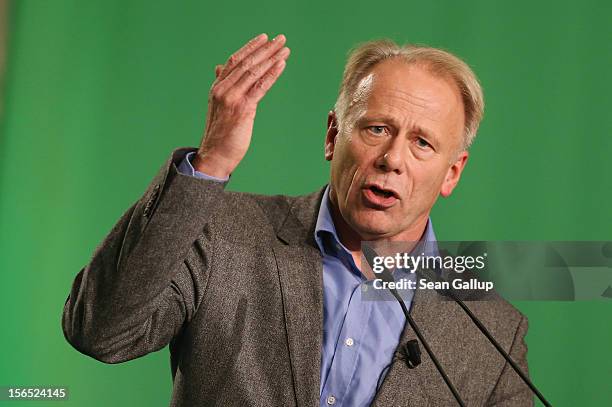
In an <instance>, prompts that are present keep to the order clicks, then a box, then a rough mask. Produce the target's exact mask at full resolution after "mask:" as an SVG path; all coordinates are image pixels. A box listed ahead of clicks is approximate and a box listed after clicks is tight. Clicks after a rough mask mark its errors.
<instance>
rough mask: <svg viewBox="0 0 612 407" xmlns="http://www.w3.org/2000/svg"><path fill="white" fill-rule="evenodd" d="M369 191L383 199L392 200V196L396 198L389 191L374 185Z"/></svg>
mask: <svg viewBox="0 0 612 407" xmlns="http://www.w3.org/2000/svg"><path fill="white" fill-rule="evenodd" d="M369 189H370V191H372V192H373V193H374V195H376V196H379V197H381V198H391V197H392V196H395V194H394V193H393V192H392V191H389V190H387V189H381V188H378V187H376V186H374V185H372V186H370V188H369Z"/></svg>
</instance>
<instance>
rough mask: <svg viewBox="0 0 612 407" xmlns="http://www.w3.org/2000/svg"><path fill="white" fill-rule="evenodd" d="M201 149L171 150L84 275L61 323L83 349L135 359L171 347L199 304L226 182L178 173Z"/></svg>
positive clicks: (111, 358) (108, 357) (113, 359)
mask: <svg viewBox="0 0 612 407" xmlns="http://www.w3.org/2000/svg"><path fill="white" fill-rule="evenodd" d="M194 150H195V149H193V148H181V149H177V150H175V151H174V152H173V153H172V155H171V157H170V159H168V160H167V161H166V163H165V164H164V166H162V168H161V169H160V171H159V172H158V173H157V175H156V176H155V178H154V179H153V181H152V182H151V184H150V185H149V186H148V187H147V189H146V191H145V193H144V194H143V196H142V197H141V198H140V199H139V200H138V201H137V202H136V203H134V204H133V205H132V206H131V207H130V208H129V209H128V210H127V211H126V212H125V213H124V214H123V216H122V217H121V218H120V219H119V220H118V222H117V223H116V224H115V226H114V227H113V228H112V230H111V231H110V233H109V234H108V235H107V236H106V237H105V238H104V240H103V241H102V243H101V244H100V245H99V246H98V247H97V248H96V250H95V251H94V253H93V256H92V258H91V261H90V262H89V264H87V265H86V266H85V267H84V268H83V269H82V270H81V271H80V272H79V273H78V274H77V276H76V278H75V280H74V282H73V284H72V288H71V290H70V294H69V296H68V299H67V300H66V303H65V305H64V311H63V315H62V329H63V332H64V335H65V337H66V339H67V340H68V342H69V343H70V344H71V345H72V346H74V347H75V348H76V349H77V350H79V351H80V352H82V353H84V354H86V355H89V356H91V357H93V358H95V359H97V360H100V361H102V362H105V363H119V362H124V361H127V360H132V359H135V358H137V357H139V356H142V355H145V354H147V353H150V352H153V351H157V350H159V349H161V348H163V347H164V346H166V345H167V344H168V343H169V342H170V340H171V339H172V338H173V337H174V336H176V335H177V334H178V333H179V332H180V331H181V329H182V327H183V326H184V325H185V324H186V323H188V322H189V321H190V319H191V317H192V316H193V314H194V312H195V311H196V309H197V307H198V305H199V302H200V300H201V298H202V296H203V293H204V290H205V287H206V279H207V276H208V273H207V271H208V268H209V265H210V256H211V247H212V246H211V239H210V237H211V236H210V227H209V224H210V221H211V219H212V216H214V211H215V207H216V206H217V205H219V204H220V202H221V201H222V200H223V199H224V187H225V183H220V182H216V181H211V180H204V179H198V178H195V177H192V176H189V175H184V174H181V173H180V172H178V170H177V165H178V164H179V163H180V162H181V160H182V159H183V158H184V156H185V154H186V153H188V152H190V151H194Z"/></svg>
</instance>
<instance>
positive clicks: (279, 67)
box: [247, 59, 287, 103]
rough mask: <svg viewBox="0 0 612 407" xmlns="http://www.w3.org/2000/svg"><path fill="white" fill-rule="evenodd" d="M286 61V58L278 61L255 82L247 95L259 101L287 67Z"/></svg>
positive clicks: (256, 101)
mask: <svg viewBox="0 0 612 407" xmlns="http://www.w3.org/2000/svg"><path fill="white" fill-rule="evenodd" d="M286 65H287V64H286V62H285V60H284V59H281V60H280V61H277V62H276V63H275V64H274V65H272V68H270V69H269V70H268V71H267V72H266V73H265V74H264V75H263V76H262V77H261V78H259V79H258V80H257V82H255V84H254V85H253V86H252V87H251V89H249V91H248V93H247V96H248V97H249V98H251V99H252V100H253V101H254V102H255V103H258V102H259V101H260V100H261V98H262V97H264V95H265V94H266V92H267V91H268V90H269V89H270V87H271V86H272V85H273V84H274V82H276V80H277V79H278V77H279V76H280V74H281V73H283V70H284V69H285V66H286Z"/></svg>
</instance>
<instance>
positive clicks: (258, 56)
mask: <svg viewBox="0 0 612 407" xmlns="http://www.w3.org/2000/svg"><path fill="white" fill-rule="evenodd" d="M285 41H286V38H285V36H284V35H282V34H280V35H278V36H276V37H275V38H274V39H273V40H272V41H268V42H267V43H266V44H265V45H263V46H261V47H259V48H258V49H256V50H255V51H253V52H252V53H251V54H250V55H248V56H246V57H245V58H244V59H243V60H242V61H240V63H239V64H238V65H237V66H235V67H234V68H233V69H232V70H231V72H230V73H229V74H227V76H225V77H223V75H225V74H226V73H227V72H228V68H227V66H226V69H224V70H223V72H222V73H221V77H220V79H221V80H222V81H223V83H222V84H221V87H222V88H224V89H227V88H229V87H232V86H233V85H234V84H235V83H236V82H238V80H240V78H241V77H242V76H243V75H244V74H245V73H247V74H248V75H252V76H255V75H254V73H253V71H252V70H253V69H254V68H255V67H256V66H257V65H259V64H260V63H261V62H263V61H264V60H266V59H268V58H270V57H272V56H273V55H274V54H276V52H277V51H278V50H279V49H281V48H282V47H283V45H284V44H285ZM262 73H263V72H262ZM257 79H258V77H256V78H255V80H257Z"/></svg>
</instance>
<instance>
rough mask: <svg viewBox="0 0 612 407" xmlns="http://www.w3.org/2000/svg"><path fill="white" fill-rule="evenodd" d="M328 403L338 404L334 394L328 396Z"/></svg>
mask: <svg viewBox="0 0 612 407" xmlns="http://www.w3.org/2000/svg"><path fill="white" fill-rule="evenodd" d="M327 404H329V405H330V406H331V405H333V404H336V398H335V397H334V396H333V395H330V396H327Z"/></svg>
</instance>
